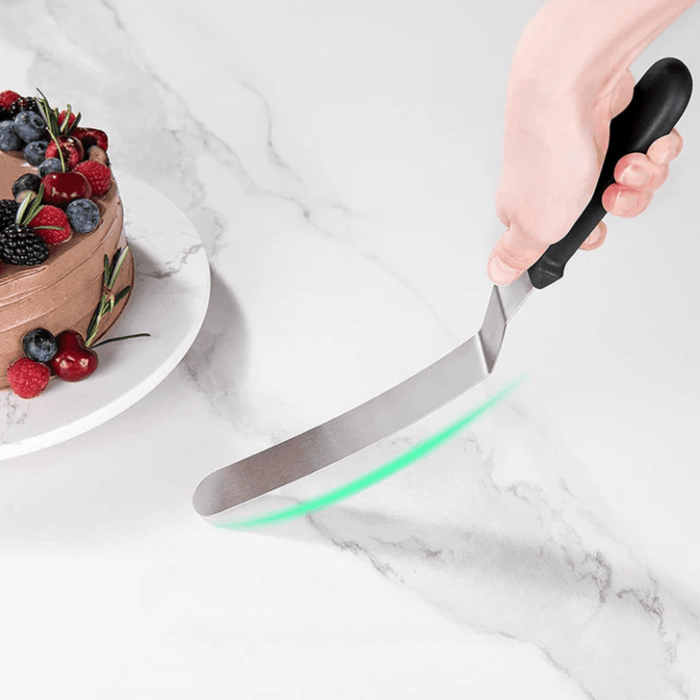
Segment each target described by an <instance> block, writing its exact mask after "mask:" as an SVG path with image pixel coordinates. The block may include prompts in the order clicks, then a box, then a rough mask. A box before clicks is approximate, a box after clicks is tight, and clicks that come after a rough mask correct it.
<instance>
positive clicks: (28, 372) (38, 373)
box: [7, 357, 51, 399]
mask: <svg viewBox="0 0 700 700" xmlns="http://www.w3.org/2000/svg"><path fill="white" fill-rule="evenodd" d="M50 377H51V371H50V370H49V368H48V367H47V366H46V365H43V364H41V362H33V361H32V360H28V359H27V358H26V357H20V359H19V360H15V362H13V363H12V364H11V365H10V367H9V369H8V370H7V381H8V382H10V389H12V391H14V392H15V394H17V396H19V397H21V398H23V399H32V398H34V397H35V396H39V394H41V392H42V391H44V389H46V387H47V386H48V385H49V378H50Z"/></svg>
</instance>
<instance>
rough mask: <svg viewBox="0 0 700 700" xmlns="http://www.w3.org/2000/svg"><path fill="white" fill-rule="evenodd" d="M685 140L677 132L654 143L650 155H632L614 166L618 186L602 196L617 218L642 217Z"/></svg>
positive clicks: (621, 159) (607, 209)
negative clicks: (640, 215)
mask: <svg viewBox="0 0 700 700" xmlns="http://www.w3.org/2000/svg"><path fill="white" fill-rule="evenodd" d="M682 148H683V140H682V138H681V136H680V134H679V133H678V132H677V131H676V130H675V129H674V130H673V131H672V132H671V133H670V134H668V135H667V136H662V137H661V138H660V139H657V140H656V141H654V143H653V144H652V145H651V146H650V148H649V150H648V151H647V154H646V155H645V154H643V153H630V154H628V155H626V156H624V157H622V158H620V160H619V161H618V163H617V165H616V166H615V171H614V177H615V184H613V185H611V186H610V187H608V188H607V189H606V190H605V192H604V193H603V207H604V208H605V210H606V211H608V212H609V213H611V214H613V215H614V216H623V217H632V216H638V215H639V214H641V213H642V212H643V211H644V210H645V209H646V208H647V207H648V206H649V203H650V202H651V199H652V195H653V193H654V192H655V191H656V190H658V189H659V187H661V185H663V184H664V182H666V179H667V178H668V172H669V169H668V163H669V162H670V161H671V160H673V158H675V157H676V156H678V154H679V153H680V151H681V149H682Z"/></svg>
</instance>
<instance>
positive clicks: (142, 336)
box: [90, 333, 151, 349]
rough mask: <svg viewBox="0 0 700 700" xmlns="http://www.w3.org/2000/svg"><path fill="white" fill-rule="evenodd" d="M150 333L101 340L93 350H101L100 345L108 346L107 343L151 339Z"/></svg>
mask: <svg viewBox="0 0 700 700" xmlns="http://www.w3.org/2000/svg"><path fill="white" fill-rule="evenodd" d="M150 337H151V334H150V333H135V334H134V335H122V336H120V337H119V338H109V339H108V340H101V341H100V342H99V343H97V344H96V345H92V346H90V347H92V348H93V349H95V348H99V347H100V345H107V343H116V342H117V341H118V340H129V338H150Z"/></svg>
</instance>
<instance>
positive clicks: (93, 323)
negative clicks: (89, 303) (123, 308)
mask: <svg viewBox="0 0 700 700" xmlns="http://www.w3.org/2000/svg"><path fill="white" fill-rule="evenodd" d="M128 253H129V246H128V245H127V246H126V247H125V248H124V249H121V248H117V251H116V252H115V253H114V257H113V258H112V262H111V263H110V261H109V258H108V257H107V256H106V255H105V257H104V271H103V273H102V295H101V296H100V301H99V303H98V304H97V308H96V309H95V313H94V314H93V315H92V319H90V325H89V326H88V330H87V338H86V339H85V345H86V346H87V347H90V346H91V345H92V343H93V342H94V340H95V338H96V337H97V333H98V331H99V328H100V322H101V321H102V319H103V318H104V317H105V316H106V315H107V314H108V313H110V312H111V311H112V310H113V309H114V307H115V306H116V305H117V304H118V303H119V302H120V301H121V300H122V299H123V298H124V297H125V296H126V295H127V294H128V293H129V292H130V291H131V286H130V285H127V286H126V287H124V288H123V289H121V290H120V291H119V292H117V294H114V293H113V291H112V290H113V289H114V285H115V283H116V281H117V277H118V276H119V272H120V271H121V269H122V265H123V264H124V261H125V260H126V257H127V255H128ZM147 335H149V334H148V333H140V334H138V335H137V336H125V337H129V338H131V337H141V336H147ZM114 340H117V338H114ZM120 340H121V339H120ZM104 342H107V341H104ZM101 344H102V343H100V345H101Z"/></svg>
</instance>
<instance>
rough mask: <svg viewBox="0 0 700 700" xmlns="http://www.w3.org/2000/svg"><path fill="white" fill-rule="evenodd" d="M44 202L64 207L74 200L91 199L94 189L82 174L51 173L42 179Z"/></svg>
mask: <svg viewBox="0 0 700 700" xmlns="http://www.w3.org/2000/svg"><path fill="white" fill-rule="evenodd" d="M41 181H42V183H43V184H44V201H45V202H46V203H47V204H55V205H56V206H59V207H62V206H65V205H66V204H68V203H69V202H72V201H73V200H74V199H90V197H91V196H92V188H91V187H90V183H89V182H88V180H87V178H86V177H85V175H83V174H82V173H49V174H48V175H44V177H43V178H42V179H41Z"/></svg>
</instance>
